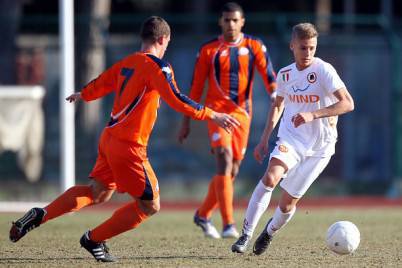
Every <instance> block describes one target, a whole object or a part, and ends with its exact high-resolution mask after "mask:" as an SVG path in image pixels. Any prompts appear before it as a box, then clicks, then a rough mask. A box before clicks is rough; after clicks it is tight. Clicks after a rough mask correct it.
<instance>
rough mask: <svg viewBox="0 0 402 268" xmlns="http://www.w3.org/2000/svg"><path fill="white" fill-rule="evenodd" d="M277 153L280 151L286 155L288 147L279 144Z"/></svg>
mask: <svg viewBox="0 0 402 268" xmlns="http://www.w3.org/2000/svg"><path fill="white" fill-rule="evenodd" d="M278 149H279V151H281V152H282V153H287V152H288V151H289V149H288V147H286V146H285V145H283V144H281V145H279V147H278Z"/></svg>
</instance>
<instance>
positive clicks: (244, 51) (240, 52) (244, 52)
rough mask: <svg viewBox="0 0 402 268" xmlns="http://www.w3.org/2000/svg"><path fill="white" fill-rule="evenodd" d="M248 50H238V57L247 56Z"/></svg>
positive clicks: (243, 48) (242, 48) (244, 48)
mask: <svg viewBox="0 0 402 268" xmlns="http://www.w3.org/2000/svg"><path fill="white" fill-rule="evenodd" d="M248 52H249V51H248V48H246V47H241V48H240V49H239V55H240V56H243V55H247V54H248Z"/></svg>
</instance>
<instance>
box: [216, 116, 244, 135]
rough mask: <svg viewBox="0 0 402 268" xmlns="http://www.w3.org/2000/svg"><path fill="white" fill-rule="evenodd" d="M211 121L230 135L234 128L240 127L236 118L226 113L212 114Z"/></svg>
mask: <svg viewBox="0 0 402 268" xmlns="http://www.w3.org/2000/svg"><path fill="white" fill-rule="evenodd" d="M211 120H212V121H214V122H215V124H217V125H218V126H220V127H221V128H223V129H224V130H225V131H226V132H228V133H232V131H233V129H234V128H237V127H238V126H240V122H239V121H237V120H236V118H234V117H232V116H230V115H228V114H225V113H218V112H215V111H214V112H212V118H211Z"/></svg>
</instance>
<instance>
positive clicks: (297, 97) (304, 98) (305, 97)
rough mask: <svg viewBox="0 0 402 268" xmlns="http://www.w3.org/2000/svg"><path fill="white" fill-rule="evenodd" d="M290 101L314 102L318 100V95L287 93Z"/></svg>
mask: <svg viewBox="0 0 402 268" xmlns="http://www.w3.org/2000/svg"><path fill="white" fill-rule="evenodd" d="M288 96H289V100H290V102H293V103H316V102H319V101H320V96H318V95H296V94H288Z"/></svg>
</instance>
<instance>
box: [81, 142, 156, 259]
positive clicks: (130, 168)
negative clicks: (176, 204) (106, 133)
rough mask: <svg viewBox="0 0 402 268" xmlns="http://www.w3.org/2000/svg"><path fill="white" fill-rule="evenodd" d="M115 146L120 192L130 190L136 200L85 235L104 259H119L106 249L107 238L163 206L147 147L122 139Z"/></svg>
mask: <svg viewBox="0 0 402 268" xmlns="http://www.w3.org/2000/svg"><path fill="white" fill-rule="evenodd" d="M111 145H113V148H114V149H115V150H116V151H114V152H110V154H109V158H108V159H109V162H110V165H111V168H112V171H113V174H114V177H115V178H116V180H115V181H116V187H117V191H119V192H127V193H129V194H130V195H131V196H132V197H133V199H134V201H133V202H129V203H127V204H125V205H124V206H122V207H120V208H119V209H117V210H116V211H115V212H114V213H113V215H112V216H111V217H110V218H109V219H107V220H106V221H104V222H103V223H101V224H100V225H98V226H97V227H95V228H94V229H92V230H90V231H87V232H86V233H85V234H84V235H83V236H82V238H81V241H80V242H81V245H82V246H83V247H84V248H85V249H87V250H88V251H89V252H90V253H91V254H92V256H93V257H94V258H95V259H97V260H100V261H114V260H115V258H114V257H113V256H111V255H110V253H109V252H108V250H105V246H104V245H105V242H106V240H108V239H109V238H112V237H114V236H117V235H119V234H121V233H123V232H126V231H129V230H131V229H134V228H136V227H137V226H138V225H140V224H141V223H142V222H143V221H144V220H145V219H147V218H148V217H149V216H151V215H153V214H155V213H156V212H158V211H159V209H160V204H159V186H158V180H157V178H156V175H155V173H154V171H153V169H152V167H151V165H150V163H149V161H148V160H147V157H146V148H145V147H139V146H135V145H132V144H127V143H124V142H121V141H118V140H114V141H111ZM99 252H101V253H99Z"/></svg>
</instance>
